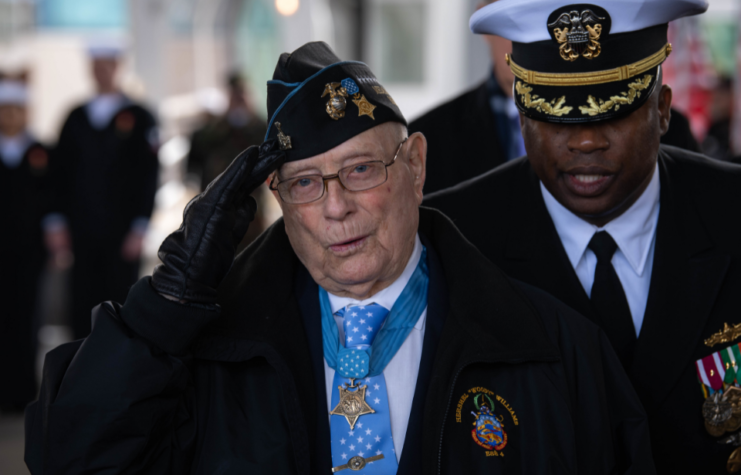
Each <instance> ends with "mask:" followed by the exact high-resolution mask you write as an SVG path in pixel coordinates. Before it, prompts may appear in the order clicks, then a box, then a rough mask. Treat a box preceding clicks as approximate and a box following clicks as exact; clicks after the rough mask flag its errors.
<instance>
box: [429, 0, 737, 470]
mask: <svg viewBox="0 0 741 475" xmlns="http://www.w3.org/2000/svg"><path fill="white" fill-rule="evenodd" d="M590 3H591V4H590V5H584V4H571V2H567V1H561V0H501V1H499V2H496V3H494V4H492V5H489V6H487V7H485V8H483V9H481V10H479V11H478V12H477V13H476V14H474V16H473V17H472V18H471V26H472V29H473V30H474V31H475V32H477V33H484V34H495V35H500V36H503V37H505V38H509V39H511V40H512V41H513V49H512V55H511V56H509V57H507V58H505V59H506V60H507V61H508V63H509V66H510V68H511V69H512V72H513V73H514V75H515V86H514V90H515V100H516V102H517V105H518V107H519V109H520V114H521V117H522V118H521V121H522V122H521V123H522V132H523V137H524V138H525V148H526V150H527V157H525V158H521V159H518V160H515V161H513V162H511V163H508V164H507V165H504V166H502V167H500V168H498V169H496V170H493V171H491V172H488V173H486V174H484V175H481V176H479V177H476V178H473V179H471V180H470V181H468V182H464V183H463V184H461V185H458V186H456V187H453V188H451V189H449V190H446V191H442V192H440V193H439V194H436V195H432V196H430V197H429V201H428V202H427V203H428V204H429V205H430V206H433V207H436V208H439V209H440V210H442V211H443V212H444V213H446V214H447V215H448V216H450V217H451V218H452V220H453V221H454V223H455V224H456V225H457V226H458V227H459V228H460V230H461V231H462V232H463V234H464V235H465V236H466V237H467V238H468V239H470V240H471V242H472V243H473V244H474V245H476V246H477V247H478V248H479V249H480V250H481V251H482V253H483V254H484V255H486V256H487V257H488V258H489V259H491V260H492V261H493V262H494V263H495V264H497V265H499V266H500V267H501V268H502V269H504V271H505V272H507V273H509V275H511V276H513V277H514V278H517V279H520V280H522V281H524V282H527V283H529V284H532V285H535V286H537V287H539V288H541V289H543V290H545V291H547V292H549V293H550V294H552V295H554V296H555V297H557V298H559V299H560V300H562V301H563V302H564V303H566V304H567V305H569V306H571V307H572V308H574V309H576V310H577V311H579V312H580V313H581V314H583V315H585V316H586V317H588V318H589V319H591V320H592V321H593V322H595V323H597V324H598V325H600V326H601V327H602V328H603V329H604V330H605V332H606V333H607V336H608V338H609V339H610V341H611V342H612V345H613V347H614V348H615V350H616V352H617V354H618V356H619V357H620V359H621V361H622V363H623V366H624V368H625V370H626V371H627V372H628V375H629V376H630V379H631V381H632V383H633V385H634V387H635V389H636V391H637V393H638V395H639V397H640V398H641V401H642V403H643V405H644V407H645V409H646V412H647V413H648V416H649V426H650V431H651V436H652V437H651V439H652V448H653V454H654V459H655V462H656V466H657V470H658V471H659V472H660V473H722V472H724V471H726V470H731V471H738V470H739V469H740V468H741V464H740V463H739V462H740V461H741V450H735V449H736V446H737V445H741V441H740V440H739V439H740V438H741V435H739V429H741V406H739V405H738V396H739V393H740V392H741V391H739V388H738V381H737V380H736V377H735V374H736V368H737V360H736V355H737V354H739V348H738V342H739V337H740V336H741V325H739V324H738V323H739V322H740V320H739V311H741V294H739V292H738V291H737V289H738V287H739V285H741V265H740V264H739V261H741V248H739V245H738V237H737V236H738V235H739V234H740V233H741V227H740V226H739V221H738V220H736V219H729V217H730V216H733V215H734V210H735V209H737V208H739V207H740V206H741V193H740V192H739V190H741V167H738V166H734V165H730V164H727V163H722V162H718V161H715V160H710V159H708V158H707V157H704V156H702V155H699V154H695V153H690V152H687V151H683V150H681V149H679V148H675V147H670V146H664V145H660V143H659V141H660V138H661V136H662V135H663V134H664V133H665V132H666V131H667V127H668V124H669V120H670V115H671V113H670V106H671V100H672V91H671V89H670V88H669V86H667V85H665V84H662V71H661V69H662V66H661V64H662V63H663V61H664V60H665V59H666V56H667V55H668V54H670V53H671V45H669V44H668V43H667V36H666V32H667V23H668V22H669V21H671V20H674V19H676V18H679V17H682V16H686V15H692V14H697V13H701V12H703V11H705V9H706V8H707V2H706V1H704V0H681V1H678V0H640V1H635V2H623V1H611V0H594V1H592V2H590ZM679 53H680V54H682V53H686V52H679ZM673 54H676V52H675V53H673ZM474 204H475V205H474ZM726 324H728V325H726ZM734 324H736V326H735V327H734V326H733V325H734ZM734 348H735V349H734ZM740 356H741V355H740Z"/></svg>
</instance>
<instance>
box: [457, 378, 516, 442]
mask: <svg viewBox="0 0 741 475" xmlns="http://www.w3.org/2000/svg"><path fill="white" fill-rule="evenodd" d="M505 414H508V415H509V416H510V418H511V421H510V420H507V421H506V422H505ZM455 422H456V423H460V424H466V423H468V424H472V425H473V428H472V429H471V438H472V439H473V442H474V443H475V444H476V445H478V446H480V447H482V448H483V449H485V450H486V456H487V457H504V453H503V452H502V451H503V450H504V448H505V447H506V446H507V440H508V435H507V431H511V430H512V427H511V426H510V424H511V425H512V426H518V425H519V424H520V421H519V420H518V419H517V415H516V414H515V411H514V410H513V409H512V407H511V406H510V405H509V403H508V402H507V401H506V400H505V399H504V398H503V397H502V396H500V395H498V394H496V393H494V391H491V390H490V389H487V388H482V387H475V388H471V389H469V390H468V391H466V392H465V393H464V394H463V395H462V396H461V397H460V399H459V400H458V405H457V407H456V411H455Z"/></svg>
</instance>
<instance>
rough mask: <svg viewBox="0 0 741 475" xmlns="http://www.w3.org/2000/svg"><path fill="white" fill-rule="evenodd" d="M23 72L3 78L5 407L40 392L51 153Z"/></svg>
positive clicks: (0, 357) (0, 173) (0, 403)
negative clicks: (31, 125) (40, 304)
mask: <svg viewBox="0 0 741 475" xmlns="http://www.w3.org/2000/svg"><path fill="white" fill-rule="evenodd" d="M23 76H24V75H21V76H20V77H17V78H14V79H9V78H7V77H6V78H5V79H0V210H1V211H0V219H2V221H1V222H2V226H1V227H0V229H2V231H0V302H2V305H3V308H2V311H0V411H1V412H20V411H22V410H23V409H24V408H25V406H26V404H28V403H29V402H31V401H32V400H33V399H34V398H35V397H36V380H35V378H36V376H35V372H34V359H35V347H36V345H35V334H34V327H35V324H34V314H35V308H36V305H35V302H36V294H37V288H38V280H39V275H40V273H41V270H42V268H43V265H44V260H45V252H44V237H43V233H42V228H41V219H42V216H43V214H44V212H45V210H46V208H47V206H48V185H49V152H48V151H47V149H46V147H44V146H43V145H41V144H40V143H38V142H37V141H36V140H35V139H34V138H33V136H32V135H31V134H30V133H29V132H28V131H27V130H26V126H27V105H28V89H27V87H26V84H25V81H24V80H25V78H24V77H23Z"/></svg>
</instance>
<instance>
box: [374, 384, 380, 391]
mask: <svg viewBox="0 0 741 475" xmlns="http://www.w3.org/2000/svg"><path fill="white" fill-rule="evenodd" d="M373 387H374V388H375V389H376V391H378V390H379V389H381V386H379V385H378V384H374V385H373Z"/></svg>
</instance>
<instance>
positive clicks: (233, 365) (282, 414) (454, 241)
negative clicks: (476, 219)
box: [26, 209, 654, 475]
mask: <svg viewBox="0 0 741 475" xmlns="http://www.w3.org/2000/svg"><path fill="white" fill-rule="evenodd" d="M419 232H420V235H421V236H422V238H423V241H424V242H426V243H427V244H426V245H427V248H428V255H429V256H430V257H429V265H430V291H429V296H430V297H429V301H428V307H429V312H428V315H429V317H428V318H429V322H428V323H430V325H431V327H434V326H435V325H437V323H436V322H438V323H441V324H442V325H441V328H440V330H441V331H436V333H438V335H439V341H438V342H432V344H433V346H435V347H436V350H435V351H433V352H432V353H431V352H430V351H429V350H430V343H431V342H430V340H429V339H428V338H427V333H428V332H426V335H425V344H424V349H423V356H422V360H423V361H422V365H421V366H420V378H421V379H424V380H426V384H420V383H419V381H418V384H417V391H416V393H415V399H414V404H413V407H412V414H411V415H410V425H409V427H410V429H409V431H408V432H407V438H406V442H405V447H404V450H403V452H402V458H401V461H400V467H399V473H400V474H417V473H420V474H421V473H424V474H433V473H446V474H459V473H472V474H474V473H487V474H497V473H511V474H520V473H529V474H531V473H585V474H586V473H588V474H600V473H604V474H608V473H610V474H612V473H632V474H633V473H635V474H637V473H640V474H643V473H653V472H654V469H653V464H652V461H651V458H650V448H649V444H648V429H647V426H646V421H645V415H644V413H643V410H642V408H641V407H640V404H639V403H638V401H637V397H636V395H635V393H634V392H633V390H632V389H631V388H630V384H629V382H628V380H627V378H626V376H625V374H624V373H623V372H622V370H621V369H620V368H619V365H620V364H619V362H618V360H617V358H616V356H615V355H614V353H613V352H612V349H611V348H610V346H609V344H608V343H607V340H606V337H605V335H604V334H603V333H602V331H601V330H599V329H598V328H597V327H596V326H595V325H593V324H591V323H589V322H588V321H586V320H585V319H583V318H582V317H580V316H579V315H577V314H576V313H575V312H574V311H572V310H571V309H569V308H568V307H566V306H565V305H563V304H561V303H560V302H558V301H557V300H555V299H553V298H551V297H550V296H548V295H546V294H544V293H543V292H541V291H539V290H536V289H534V288H532V287H529V286H527V285H524V284H519V283H515V282H513V281H511V280H510V279H509V278H507V277H506V276H505V275H504V274H503V273H502V272H501V271H500V270H499V269H498V268H497V267H495V266H493V265H492V264H491V263H490V262H489V261H488V260H486V259H484V258H483V257H482V256H481V254H480V253H479V252H478V251H477V250H476V249H474V248H473V247H472V246H471V245H470V244H468V243H467V242H466V241H465V240H464V239H463V238H462V237H461V236H460V234H459V233H458V231H457V230H456V229H455V227H454V226H452V225H451V224H450V221H449V220H448V219H447V218H445V217H444V216H442V215H440V214H439V213H437V212H435V211H433V210H427V209H422V210H421V222H420V228H419ZM446 289H447V290H446ZM220 301H221V315H219V312H217V311H210V310H208V309H203V308H198V307H195V306H183V305H180V304H177V303H174V302H171V301H169V300H165V299H164V298H162V297H160V296H158V295H157V294H155V293H154V291H153V290H152V289H151V287H150V286H149V284H148V281H147V280H146V279H143V280H141V281H140V282H139V283H138V284H137V285H136V286H135V287H134V288H133V289H132V291H131V293H130V294H129V297H128V299H127V301H126V303H125V305H124V306H123V307H120V306H118V305H115V304H104V305H101V306H99V307H97V308H96V310H95V311H94V318H95V322H94V327H93V331H92V334H91V336H90V337H88V338H87V339H86V340H84V341H77V342H73V343H69V344H66V345H63V346H61V347H59V348H57V349H55V350H53V351H52V352H51V353H49V354H48V356H47V358H46V362H45V369H44V383H43V388H42V390H41V396H40V399H39V401H38V402H36V403H34V404H33V405H31V406H30V407H29V408H28V410H27V413H26V462H27V464H28V466H29V468H30V469H31V472H32V473H34V474H41V473H44V474H52V473H101V472H105V473H158V474H165V473H177V474H181V473H193V474H209V475H210V474H220V475H226V474H232V473H234V474H237V473H240V474H243V473H261V474H262V473H275V474H289V473H303V474H308V473H312V474H319V473H330V466H331V462H330V460H331V459H330V458H329V424H328V415H327V407H326V395H325V390H324V384H323V382H324V375H323V369H322V362H321V361H322V359H321V358H322V354H321V324H320V316H319V303H318V288H317V286H316V284H315V283H313V281H311V279H310V278H308V273H307V272H306V270H305V268H303V266H302V265H301V264H300V263H299V261H298V259H297V258H296V256H295V254H294V253H293V251H292V249H291V247H290V243H289V241H288V238H287V236H286V234H285V230H284V226H283V222H282V221H278V222H277V223H276V224H275V225H274V226H273V227H272V228H271V229H269V230H268V231H266V233H264V234H263V235H262V236H261V237H260V238H259V239H258V240H257V241H256V242H255V243H253V244H252V245H251V246H250V247H249V248H247V250H246V251H245V252H244V253H242V254H241V255H240V257H239V258H238V259H237V261H236V262H235V265H234V266H233V268H232V270H231V272H230V274H229V276H228V277H227V281H226V282H225V283H224V284H223V285H222V287H221V288H220ZM428 330H429V328H428ZM425 360H426V361H427V363H429V364H427V363H425ZM426 366H427V369H425V367H426ZM421 387H422V388H421ZM487 396H488V398H487ZM486 401H488V402H487V405H489V406H493V407H494V410H495V413H496V414H497V416H499V417H500V418H501V420H502V421H503V424H504V429H505V432H506V433H507V444H506V446H504V447H503V448H502V450H501V451H496V450H487V449H485V448H483V447H481V446H479V445H477V444H476V443H475V442H474V440H473V436H472V429H473V428H474V427H473V421H474V420H475V419H474V417H473V416H472V415H471V412H472V411H475V410H476V409H475V407H477V406H476V405H477V404H480V403H482V402H486Z"/></svg>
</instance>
